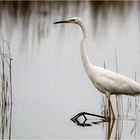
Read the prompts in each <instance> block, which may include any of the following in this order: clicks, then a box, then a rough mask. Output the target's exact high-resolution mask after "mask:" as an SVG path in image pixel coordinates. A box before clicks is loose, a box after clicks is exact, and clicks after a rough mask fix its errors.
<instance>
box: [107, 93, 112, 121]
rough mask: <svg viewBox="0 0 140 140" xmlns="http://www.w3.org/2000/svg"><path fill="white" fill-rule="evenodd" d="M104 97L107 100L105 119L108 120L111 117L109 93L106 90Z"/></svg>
mask: <svg viewBox="0 0 140 140" xmlns="http://www.w3.org/2000/svg"><path fill="white" fill-rule="evenodd" d="M106 99H107V102H106V106H107V115H106V117H107V119H108V120H110V118H111V108H110V93H109V92H107V93H106Z"/></svg>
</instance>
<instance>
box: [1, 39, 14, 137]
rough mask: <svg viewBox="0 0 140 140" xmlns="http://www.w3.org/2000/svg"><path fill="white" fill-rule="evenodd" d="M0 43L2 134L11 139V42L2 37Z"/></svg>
mask: <svg viewBox="0 0 140 140" xmlns="http://www.w3.org/2000/svg"><path fill="white" fill-rule="evenodd" d="M0 44H1V45H0V67H1V72H0V77H1V78H0V96H1V98H0V134H1V138H2V139H5V138H6V139H11V121H12V75H11V61H12V59H11V52H10V45H9V43H8V42H7V41H6V40H4V39H3V38H2V40H1V41H0Z"/></svg>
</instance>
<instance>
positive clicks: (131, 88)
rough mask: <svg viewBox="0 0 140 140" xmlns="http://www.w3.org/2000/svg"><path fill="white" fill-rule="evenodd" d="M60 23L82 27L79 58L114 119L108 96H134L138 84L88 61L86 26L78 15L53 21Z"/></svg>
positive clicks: (138, 90) (138, 87)
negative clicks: (105, 99)
mask: <svg viewBox="0 0 140 140" xmlns="http://www.w3.org/2000/svg"><path fill="white" fill-rule="evenodd" d="M60 23H73V24H77V25H79V26H80V27H81V29H82V39H81V42H80V52H81V59H82V62H83V65H84V69H85V71H86V72H87V75H88V77H89V78H90V80H91V81H92V83H93V84H94V86H95V87H96V89H98V90H99V91H100V92H101V93H104V94H105V95H106V97H107V104H108V112H109V116H108V118H112V119H115V114H114V111H113V108H112V104H111V101H110V96H111V95H112V94H116V95H130V96H136V95H139V94H140V84H139V83H137V82H135V81H134V80H132V79H130V78H128V77H126V76H124V75H121V74H118V73H115V72H112V71H110V70H107V69H104V68H101V67H99V66H94V65H92V63H91V62H90V60H89V58H88V55H87V53H86V50H85V46H84V42H85V40H86V33H87V32H86V28H85V26H84V24H83V22H82V20H81V19H80V18H79V17H74V18H70V19H67V20H64V21H58V22H54V24H60Z"/></svg>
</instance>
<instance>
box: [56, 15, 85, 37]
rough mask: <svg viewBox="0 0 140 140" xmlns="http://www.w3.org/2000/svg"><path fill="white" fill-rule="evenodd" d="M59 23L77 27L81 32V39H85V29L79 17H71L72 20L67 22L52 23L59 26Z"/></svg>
mask: <svg viewBox="0 0 140 140" xmlns="http://www.w3.org/2000/svg"><path fill="white" fill-rule="evenodd" d="M61 23H73V24H77V25H79V26H80V27H81V29H82V32H83V39H85V38H86V28H85V26H84V24H83V22H82V20H81V19H80V18H79V17H73V18H70V19H67V20H63V21H57V22H54V24H61Z"/></svg>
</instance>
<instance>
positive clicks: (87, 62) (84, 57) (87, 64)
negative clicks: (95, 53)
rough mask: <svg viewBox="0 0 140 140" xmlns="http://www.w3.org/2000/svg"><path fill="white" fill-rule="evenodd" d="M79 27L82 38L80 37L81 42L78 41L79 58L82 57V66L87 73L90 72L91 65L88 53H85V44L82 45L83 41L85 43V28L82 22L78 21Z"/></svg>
mask: <svg viewBox="0 0 140 140" xmlns="http://www.w3.org/2000/svg"><path fill="white" fill-rule="evenodd" d="M79 25H80V27H81V29H82V39H81V42H80V53H81V59H82V62H83V65H84V68H85V70H86V72H87V74H90V67H91V65H92V64H91V62H90V60H89V58H88V55H87V53H86V49H85V46H84V43H85V40H86V29H85V27H84V25H83V23H80V24H79Z"/></svg>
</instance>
